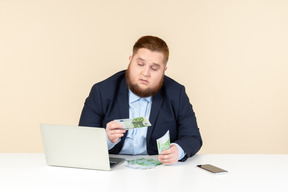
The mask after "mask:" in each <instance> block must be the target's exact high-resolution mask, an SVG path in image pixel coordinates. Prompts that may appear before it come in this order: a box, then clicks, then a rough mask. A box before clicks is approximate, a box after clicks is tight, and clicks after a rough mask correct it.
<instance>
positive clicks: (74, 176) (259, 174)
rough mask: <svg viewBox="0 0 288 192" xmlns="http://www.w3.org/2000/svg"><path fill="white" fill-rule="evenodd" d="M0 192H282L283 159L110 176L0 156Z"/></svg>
mask: <svg viewBox="0 0 288 192" xmlns="http://www.w3.org/2000/svg"><path fill="white" fill-rule="evenodd" d="M124 157H126V158H129V159H131V158H137V157H133V156H128V157H127V156H124ZM204 163H210V164H213V165H216V166H218V167H220V168H223V169H226V170H228V171H229V173H228V174H225V175H214V174H211V173H209V172H206V171H204V170H202V169H200V168H198V167H196V165H197V164H204ZM0 191H1V192H10V191H19V192H22V191H29V192H33V191H37V192H38V191H39V192H43V191H53V192H54V191H61V192H66V191H67V192H71V191H79V192H82V191H83V192H90V191H93V192H95V191H113V192H118V191H133V192H139V191H140V192H141V191H145V192H154V191H164V192H167V191H175V192H178V191H179V192H183V191H185V192H186V191H194V192H201V191H213V192H214V191H221V192H225V191H229V192H235V191H241V192H242V191H245V192H247V191H253V192H254V191H259V192H263V191H269V192H274V191H275V192H282V191H283V192H284V191H285V192H287V191H288V154H283V155H244V154H241V155H240V154H239V155H237V154H229V155H228V154H200V155H195V156H194V157H192V158H189V159H188V160H187V161H186V162H184V163H177V164H175V165H173V166H163V165H161V166H158V167H156V168H154V169H149V170H137V169H131V168H128V167H125V163H124V164H122V165H120V166H118V167H116V168H115V169H113V170H112V171H96V170H85V169H73V168H61V167H50V166H47V165H46V162H45V157H44V154H0Z"/></svg>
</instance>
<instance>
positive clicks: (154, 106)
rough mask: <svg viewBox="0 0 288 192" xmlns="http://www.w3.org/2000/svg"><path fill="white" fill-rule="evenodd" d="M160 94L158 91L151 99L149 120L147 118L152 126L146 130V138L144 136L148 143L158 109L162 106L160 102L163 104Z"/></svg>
mask: <svg viewBox="0 0 288 192" xmlns="http://www.w3.org/2000/svg"><path fill="white" fill-rule="evenodd" d="M161 93H162V92H161V91H159V92H158V93H157V94H155V95H154V96H153V98H152V106H151V112H150V118H149V121H150V123H151V124H152V126H151V127H148V130H147V136H146V141H147V143H148V141H149V139H150V136H151V134H152V131H153V129H154V128H155V126H154V125H155V122H156V119H157V117H158V114H159V111H160V108H161V106H162V102H163V97H162V94H161Z"/></svg>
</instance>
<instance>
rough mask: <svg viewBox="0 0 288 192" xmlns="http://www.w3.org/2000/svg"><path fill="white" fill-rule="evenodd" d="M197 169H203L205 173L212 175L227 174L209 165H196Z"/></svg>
mask: <svg viewBox="0 0 288 192" xmlns="http://www.w3.org/2000/svg"><path fill="white" fill-rule="evenodd" d="M197 167H200V168H202V169H205V170H206V171H209V172H211V173H214V174H225V173H228V171H226V170H224V169H221V168H219V167H215V166H214V165H210V164H203V165H197Z"/></svg>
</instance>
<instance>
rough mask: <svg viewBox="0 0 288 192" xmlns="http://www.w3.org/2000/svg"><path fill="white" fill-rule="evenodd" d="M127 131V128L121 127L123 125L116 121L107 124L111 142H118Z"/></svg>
mask: <svg viewBox="0 0 288 192" xmlns="http://www.w3.org/2000/svg"><path fill="white" fill-rule="evenodd" d="M125 132H126V130H125V129H121V125H120V124H117V123H115V122H114V121H110V122H109V123H107V125H106V133H107V136H108V139H109V140H110V141H111V143H117V142H118V141H119V138H120V137H123V135H124V133H125Z"/></svg>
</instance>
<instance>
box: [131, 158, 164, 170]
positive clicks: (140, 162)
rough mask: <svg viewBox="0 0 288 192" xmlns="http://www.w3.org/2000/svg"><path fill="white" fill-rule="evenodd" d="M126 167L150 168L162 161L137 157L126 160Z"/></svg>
mask: <svg viewBox="0 0 288 192" xmlns="http://www.w3.org/2000/svg"><path fill="white" fill-rule="evenodd" d="M126 162H127V164H126V166H127V167H130V168H133V169H151V168H154V167H156V166H157V165H161V164H162V163H161V162H160V161H158V160H155V159H146V158H138V159H134V160H126Z"/></svg>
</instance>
